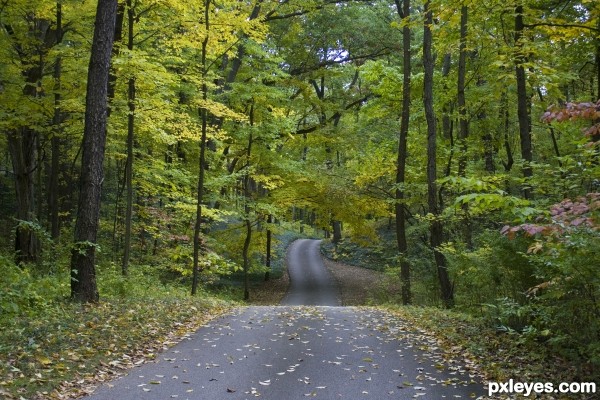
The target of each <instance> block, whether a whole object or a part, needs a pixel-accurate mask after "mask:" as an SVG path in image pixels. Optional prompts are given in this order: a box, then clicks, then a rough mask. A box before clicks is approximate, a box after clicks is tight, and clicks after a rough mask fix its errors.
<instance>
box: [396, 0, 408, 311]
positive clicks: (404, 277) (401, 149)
mask: <svg viewBox="0 0 600 400" xmlns="http://www.w3.org/2000/svg"><path fill="white" fill-rule="evenodd" d="M396 9H397V11H398V14H399V15H400V17H401V18H402V19H403V20H404V26H403V28H402V66H403V67H402V68H403V69H402V74H403V80H402V114H401V117H400V135H399V137H398V154H397V156H398V157H397V164H396V193H395V196H396V204H395V211H396V242H397V244H398V252H399V253H400V281H401V282H402V287H401V291H402V303H403V304H410V302H411V293H410V264H409V262H408V259H407V251H408V242H407V240H406V204H405V203H404V187H403V185H404V183H405V181H406V158H407V156H408V154H407V137H408V128H409V126H408V125H409V122H410V100H411V99H410V96H411V90H410V74H411V50H410V42H411V40H410V36H411V30H410V1H409V0H403V2H402V9H401V8H400V1H399V0H396Z"/></svg>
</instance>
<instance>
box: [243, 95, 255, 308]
mask: <svg viewBox="0 0 600 400" xmlns="http://www.w3.org/2000/svg"><path fill="white" fill-rule="evenodd" d="M253 127H254V104H252V105H251V106H250V129H251V130H250V134H249V135H248V151H247V153H246V157H247V158H248V159H247V161H246V167H245V170H246V172H245V174H244V214H245V216H244V223H245V225H246V239H245V240H244V249H243V253H242V257H243V260H244V265H243V267H244V300H246V301H247V300H250V286H249V281H248V275H249V270H250V255H249V254H248V253H249V250H250V242H251V240H252V221H251V220H250V205H249V202H250V194H251V193H250V192H251V190H250V166H251V162H250V157H251V155H252V140H253V135H252V128H253Z"/></svg>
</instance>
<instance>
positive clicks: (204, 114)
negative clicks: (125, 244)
mask: <svg viewBox="0 0 600 400" xmlns="http://www.w3.org/2000/svg"><path fill="white" fill-rule="evenodd" d="M210 3H211V0H205V1H204V27H205V29H206V37H205V38H204V40H203V41H202V54H201V60H200V62H201V65H202V99H203V100H204V101H206V100H208V84H207V82H206V80H207V79H208V63H207V59H206V56H207V50H208V49H207V47H208V35H209V32H210V20H209V16H210V13H209V7H210ZM200 118H201V119H202V131H201V137H200V157H199V160H198V168H199V171H198V196H197V197H198V199H197V203H196V224H195V226H194V256H193V257H194V260H193V266H192V268H193V279H192V295H195V294H196V292H197V291H198V281H199V278H200V272H201V271H200V247H201V243H200V233H201V229H202V202H203V201H204V171H205V164H206V136H207V129H208V110H207V109H206V107H203V108H201V109H200Z"/></svg>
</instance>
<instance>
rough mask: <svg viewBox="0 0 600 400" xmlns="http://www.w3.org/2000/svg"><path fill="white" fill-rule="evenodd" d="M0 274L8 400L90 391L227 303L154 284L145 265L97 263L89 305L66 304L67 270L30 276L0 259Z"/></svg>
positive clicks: (2, 391) (0, 350)
mask: <svg viewBox="0 0 600 400" xmlns="http://www.w3.org/2000/svg"><path fill="white" fill-rule="evenodd" d="M0 274H1V275H2V276H3V277H4V278H5V279H3V280H2V281H1V283H0V310H1V314H0V326H2V329H1V330H0V398H4V399H7V400H12V399H19V400H22V399H27V400H30V399H31V400H34V399H64V398H72V397H77V396H79V395H81V394H84V393H87V392H90V391H91V390H92V389H93V388H94V387H95V385H97V383H99V382H101V381H104V380H107V379H110V378H113V377H114V376H115V375H118V374H120V373H122V372H123V371H125V370H127V369H128V368H130V367H131V366H133V365H135V364H139V363H143V362H144V361H146V360H149V359H152V358H154V357H155V355H156V353H157V352H158V351H160V350H161V349H163V347H164V346H166V345H168V344H172V343H173V342H175V341H177V338H178V337H179V336H181V335H185V334H186V333H188V332H190V331H193V330H195V329H197V328H198V327H199V326H201V325H203V324H204V323H206V322H207V321H208V320H210V319H211V318H213V317H214V316H216V315H219V314H221V313H223V312H225V311H226V310H227V309H228V308H229V307H231V306H232V305H233V303H232V302H231V301H228V300H227V299H225V300H223V299H219V298H217V297H215V295H214V294H208V293H206V292H203V293H201V294H200V295H199V296H196V297H191V296H189V292H188V288H187V287H185V288H184V287H181V286H175V285H160V284H157V283H156V280H155V277H153V273H152V271H151V270H150V269H149V268H148V267H139V268H137V269H136V268H132V269H131V274H130V276H128V277H123V276H121V275H120V274H119V272H118V269H117V268H116V267H115V266H112V265H108V266H104V267H100V268H99V274H98V279H99V282H98V284H99V288H100V293H101V294H102V298H101V302H100V303H99V304H95V305H82V304H79V303H73V302H71V301H69V299H68V289H69V287H68V282H69V281H68V275H67V273H66V271H63V272H57V273H55V274H54V275H49V276H43V277H36V276H35V274H34V273H32V272H31V271H29V270H28V269H27V268H24V269H21V268H18V267H16V266H15V265H14V263H12V262H11V261H8V260H7V259H0Z"/></svg>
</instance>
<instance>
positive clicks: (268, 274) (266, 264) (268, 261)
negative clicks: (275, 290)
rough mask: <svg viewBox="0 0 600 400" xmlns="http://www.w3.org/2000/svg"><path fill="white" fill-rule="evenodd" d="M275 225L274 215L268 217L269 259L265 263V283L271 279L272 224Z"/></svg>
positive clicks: (267, 251)
mask: <svg viewBox="0 0 600 400" xmlns="http://www.w3.org/2000/svg"><path fill="white" fill-rule="evenodd" d="M272 223H273V215H271V214H269V216H268V217H267V250H266V253H267V257H266V261H265V267H266V269H267V271H266V272H265V282H266V281H269V280H270V279H271V243H272V241H273V231H272V230H271V224H272Z"/></svg>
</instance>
